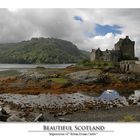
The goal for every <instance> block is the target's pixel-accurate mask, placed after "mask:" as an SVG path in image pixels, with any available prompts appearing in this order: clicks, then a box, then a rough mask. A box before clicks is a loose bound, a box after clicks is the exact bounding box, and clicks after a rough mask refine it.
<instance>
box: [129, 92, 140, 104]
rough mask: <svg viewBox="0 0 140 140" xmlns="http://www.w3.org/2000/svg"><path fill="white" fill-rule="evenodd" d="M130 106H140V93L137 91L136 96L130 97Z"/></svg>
mask: <svg viewBox="0 0 140 140" xmlns="http://www.w3.org/2000/svg"><path fill="white" fill-rule="evenodd" d="M128 102H129V104H133V105H137V104H138V105H139V102H140V91H139V90H136V91H135V93H134V94H132V95H130V96H129V98H128Z"/></svg>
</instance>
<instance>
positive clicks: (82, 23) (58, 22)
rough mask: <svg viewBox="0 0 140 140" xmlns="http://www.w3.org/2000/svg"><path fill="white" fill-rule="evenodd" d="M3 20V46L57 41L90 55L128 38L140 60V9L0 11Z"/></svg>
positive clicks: (0, 37) (0, 31)
mask: <svg viewBox="0 0 140 140" xmlns="http://www.w3.org/2000/svg"><path fill="white" fill-rule="evenodd" d="M0 19H2V20H0V43H5V42H17V41H22V40H28V39H30V38H31V37H36V36H37V37H41V36H43V37H56V38H60V39H66V40H69V41H72V42H73V43H74V44H76V45H77V46H78V47H79V48H80V49H84V50H89V51H90V50H91V49H92V48H98V47H100V48H101V49H103V50H105V49H112V48H113V46H114V44H115V43H116V42H117V41H118V40H119V38H120V37H122V38H124V37H125V36H126V35H129V36H130V39H132V40H134V41H136V55H137V56H139V57H140V28H139V24H140V9H12V10H11V9H9V10H8V9H0Z"/></svg>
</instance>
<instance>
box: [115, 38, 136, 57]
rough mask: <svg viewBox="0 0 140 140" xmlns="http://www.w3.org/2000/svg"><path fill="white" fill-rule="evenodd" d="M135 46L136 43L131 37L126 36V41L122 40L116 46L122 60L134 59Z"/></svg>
mask: <svg viewBox="0 0 140 140" xmlns="http://www.w3.org/2000/svg"><path fill="white" fill-rule="evenodd" d="M134 45H135V41H131V40H130V39H129V36H126V37H125V38H124V39H122V38H120V39H119V41H118V42H117V43H116V44H115V50H118V51H120V52H121V56H122V59H134V57H135V50H134Z"/></svg>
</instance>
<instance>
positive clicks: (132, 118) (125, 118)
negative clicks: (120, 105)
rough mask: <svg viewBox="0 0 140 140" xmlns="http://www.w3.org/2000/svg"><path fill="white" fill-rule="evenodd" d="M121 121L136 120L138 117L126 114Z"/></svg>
mask: <svg viewBox="0 0 140 140" xmlns="http://www.w3.org/2000/svg"><path fill="white" fill-rule="evenodd" d="M120 121H121V122H135V121H136V119H135V117H134V116H132V115H126V116H123V118H122V119H121V120H120Z"/></svg>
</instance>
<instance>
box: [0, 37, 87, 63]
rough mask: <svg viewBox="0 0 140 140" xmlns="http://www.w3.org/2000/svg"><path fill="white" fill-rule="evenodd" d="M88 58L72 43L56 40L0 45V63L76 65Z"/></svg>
mask: <svg viewBox="0 0 140 140" xmlns="http://www.w3.org/2000/svg"><path fill="white" fill-rule="evenodd" d="M88 57H89V53H88V52H85V51H82V50H79V49H78V48H77V46H75V45H74V44H73V43H71V42H69V41H65V40H61V39H56V38H32V39H31V40H28V41H22V42H18V43H6V44H0V63H22V64H35V63H56V64H57V63H76V62H79V61H81V60H83V59H87V58H88Z"/></svg>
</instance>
